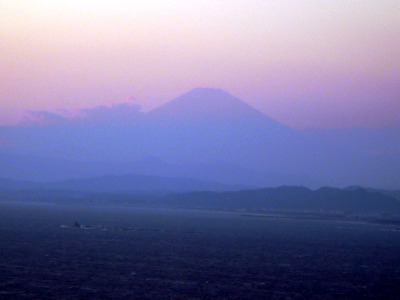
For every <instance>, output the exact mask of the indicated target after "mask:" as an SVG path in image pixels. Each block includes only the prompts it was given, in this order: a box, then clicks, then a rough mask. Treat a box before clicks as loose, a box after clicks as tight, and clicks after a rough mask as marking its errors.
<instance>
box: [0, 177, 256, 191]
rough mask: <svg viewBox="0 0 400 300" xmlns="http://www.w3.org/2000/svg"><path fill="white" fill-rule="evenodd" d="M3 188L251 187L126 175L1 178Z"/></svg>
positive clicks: (97, 189) (136, 188)
mask: <svg viewBox="0 0 400 300" xmlns="http://www.w3.org/2000/svg"><path fill="white" fill-rule="evenodd" d="M0 188H2V189H8V190H67V191H85V192H188V191H229V190H240V189H244V188H249V186H244V185H242V186H240V185H237V186H235V185H225V184H220V183H215V182H212V181H204V180H198V179H193V178H183V177H160V176H146V175H135V174H126V175H118V176H115V175H106V176H100V177H92V178H84V179H70V180H62V181H53V182H33V181H20V180H15V179H9V178H0Z"/></svg>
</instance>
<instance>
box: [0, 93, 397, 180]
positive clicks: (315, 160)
mask: <svg viewBox="0 0 400 300" xmlns="http://www.w3.org/2000/svg"><path fill="white" fill-rule="evenodd" d="M124 110H127V111H132V114H133V115H132V117H130V115H131V113H130V112H128V113H127V114H125V113H124ZM87 111H89V112H90V113H89V114H88V116H87V118H85V117H80V118H78V119H76V118H70V119H68V120H67V121H65V118H67V117H65V116H62V118H64V119H62V118H61V119H62V120H64V121H62V122H59V121H57V122H55V123H54V120H59V119H60V118H59V117H57V116H53V115H52V116H51V120H53V121H52V122H53V123H51V122H50V123H49V122H48V121H47V123H46V122H42V123H40V122H39V123H38V125H35V124H29V126H28V125H25V126H20V127H16V126H15V127H12V126H11V127H1V128H0V137H1V139H0V141H1V140H7V141H8V145H11V146H3V147H2V148H1V149H3V150H2V151H3V152H5V153H7V155H11V156H12V157H11V158H10V159H11V161H14V162H15V163H14V164H13V163H10V162H8V159H7V158H6V159H2V158H1V156H0V167H1V168H0V176H6V177H14V178H20V179H31V178H33V177H34V176H36V175H40V174H39V173H40V172H39V171H38V170H41V171H44V172H42V174H44V173H46V172H47V174H46V176H44V177H43V178H37V180H41V179H43V180H51V179H54V180H56V179H65V178H71V177H89V176H99V175H105V174H114V175H121V174H126V173H135V174H143V175H157V176H166V175H168V174H171V175H170V176H181V177H193V178H198V179H202V180H210V181H216V182H221V183H229V184H250V185H257V186H266V185H275V186H276V185H282V184H306V185H310V184H311V185H313V186H316V185H319V186H320V185H331V186H332V185H333V186H348V185H363V186H372V187H381V188H396V187H399V183H398V174H399V172H400V166H399V161H400V160H398V159H397V158H398V154H397V153H394V154H393V155H392V156H390V155H384V156H380V157H378V158H377V156H371V155H370V154H369V153H366V152H365V151H364V152H365V153H363V154H362V155H360V153H359V152H357V151H356V150H357V149H355V148H356V147H349V148H346V147H345V146H346V145H343V143H337V142H335V140H329V139H326V138H323V137H321V136H317V135H315V134H309V133H304V132H302V131H297V130H293V129H291V128H289V127H287V126H285V125H282V124H280V123H279V122H276V121H274V120H272V119H270V118H269V117H267V116H265V115H264V114H262V113H260V112H258V111H257V110H255V109H254V108H252V107H250V106H249V105H247V104H245V103H244V102H242V101H241V100H239V99H238V98H236V97H234V96H232V95H230V94H229V93H226V92H224V91H222V90H219V89H194V90H192V91H189V92H188V93H185V94H183V95H182V96H180V97H177V98H176V99H173V100H171V101H169V102H167V103H166V104H164V105H162V106H160V107H158V108H156V109H154V110H152V111H150V112H148V113H141V112H139V110H138V108H137V107H131V106H129V109H127V108H126V107H125V106H115V107H109V108H107V107H102V108H101V109H94V110H87ZM98 111H100V112H98ZM41 116H46V117H45V118H47V119H49V116H47V114H43V113H41V114H37V115H35V118H36V119H37V118H40V117H41ZM121 116H123V120H124V121H123V122H121V121H120V119H121ZM39 121H40V120H39ZM44 121H45V120H44ZM43 124H50V125H45V126H44V125H43ZM20 155H23V156H24V158H23V159H21V160H20V161H19V159H18V156H20ZM30 157H42V158H44V159H39V160H37V159H33V160H31V159H30ZM146 157H155V158H157V159H156V160H158V162H157V161H155V162H149V161H147V162H146V163H140V161H141V160H143V159H144V158H146ZM396 159H397V162H396ZM46 160H48V161H47V162H46ZM78 162H81V163H78ZM146 165H147V166H146ZM45 166H46V167H45ZM46 168H47V171H46ZM2 169H3V170H6V169H8V170H9V172H11V173H12V174H8V173H6V171H1V170H2ZM17 173H19V175H18V176H16V175H17ZM14 174H15V175H14ZM35 174H36V175H35ZM396 174H397V175H396ZM21 175H22V176H21ZM51 176H54V177H51ZM313 178H314V179H313ZM263 183H265V184H263Z"/></svg>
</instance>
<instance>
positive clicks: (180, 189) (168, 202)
mask: <svg viewBox="0 0 400 300" xmlns="http://www.w3.org/2000/svg"><path fill="white" fill-rule="evenodd" d="M229 188H231V189H233V188H237V190H236V191H234V190H230V191H227V190H226V189H229ZM242 188H243V187H229V186H223V185H219V184H214V183H210V182H199V181H196V180H192V179H182V178H160V177H158V178H157V177H151V176H135V175H126V176H104V177H98V178H90V179H84V180H68V181H60V182H52V183H47V184H46V183H42V184H37V183H32V182H18V181H15V180H7V179H1V180H0V201H9V202H21V201H23V202H41V203H54V204H57V203H58V204H66V205H112V206H116V205H127V206H140V207H157V208H179V209H182V208H184V209H208V210H227V211H242V212H252V213H266V212H268V211H269V212H274V211H275V212H301V213H309V212H314V213H318V214H325V213H328V214H335V213H343V214H368V215H371V216H374V215H376V216H378V215H380V216H381V217H382V216H385V215H386V216H395V217H396V218H398V221H399V222H400V199H399V198H396V195H398V191H376V190H372V189H364V188H361V187H349V188H345V189H338V188H330V187H323V188H320V189H317V190H311V189H308V188H305V187H299V186H281V187H277V188H263V189H242ZM382 214H384V215H382Z"/></svg>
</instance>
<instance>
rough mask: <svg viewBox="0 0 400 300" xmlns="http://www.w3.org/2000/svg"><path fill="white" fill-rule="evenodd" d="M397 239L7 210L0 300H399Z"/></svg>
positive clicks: (169, 214) (281, 225) (383, 232)
mask: <svg viewBox="0 0 400 300" xmlns="http://www.w3.org/2000/svg"><path fill="white" fill-rule="evenodd" d="M75 221H78V222H80V223H81V224H85V225H88V226H83V225H82V226H81V227H80V228H79V227H73V226H71V225H73V224H74V222H75ZM63 225H67V226H63ZM397 229H398V228H396V226H394V225H378V224H367V223H356V222H340V221H316V220H296V219H278V218H248V217H244V216H241V215H240V214H235V213H226V212H204V211H202V212H199V211H190V210H161V209H138V208H123V207H77V206H74V207H73V206H62V205H49V204H22V203H20V204H11V203H0V240H1V244H0V259H1V260H0V299H262V298H268V299H399V298H400V285H399V283H400V231H398V230H397Z"/></svg>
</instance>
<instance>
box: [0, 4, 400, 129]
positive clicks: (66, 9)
mask: <svg viewBox="0 0 400 300" xmlns="http://www.w3.org/2000/svg"><path fill="white" fill-rule="evenodd" d="M195 87H215V88H221V89H223V90H226V91H228V92H230V93H232V94H234V95H235V96H237V97H239V98H240V99H242V100H244V101H246V102H247V103H249V104H250V105H252V106H254V107H255V108H257V109H259V110H260V111H262V112H264V113H266V114H267V115H268V116H270V117H272V118H274V119H276V120H278V121H280V122H282V123H284V124H287V125H289V126H291V127H293V128H299V129H302V128H310V127H313V128H315V127H319V128H340V127H384V126H400V2H399V1H398V0H363V1H355V0H354V1H351V0H324V1H321V0H304V1H302V0H296V1H295V0H280V1H278V0H273V1H272V0H253V1H251V0H219V1H218V0H201V1H189V0H168V1H165V0H160V1H155V0H146V1H134V0H133V1H132V0H126V1H123V0H112V1H111V0H110V1H108V0H80V1H76V0H68V1H57V0H14V1H7V0H6V1H0V125H11V124H15V123H17V122H18V120H20V119H21V117H22V115H23V112H24V111H25V110H55V109H79V108H84V107H92V106H97V105H111V104H115V103H119V102H125V101H132V100H131V98H132V97H134V98H135V100H134V102H135V103H138V104H141V105H142V106H143V108H144V109H145V110H148V109H150V108H153V107H155V106H157V105H160V104H162V103H164V102H166V101H168V100H170V99H172V98H174V97H176V96H178V95H180V94H182V93H184V92H186V91H188V90H190V89H192V88H195Z"/></svg>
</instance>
